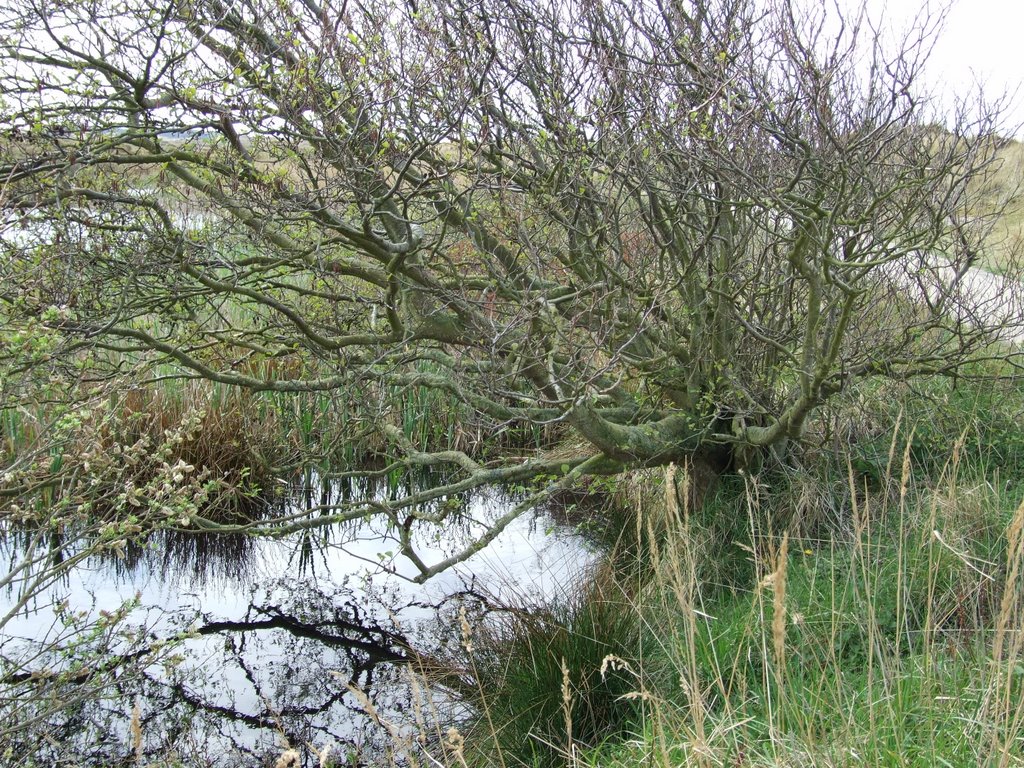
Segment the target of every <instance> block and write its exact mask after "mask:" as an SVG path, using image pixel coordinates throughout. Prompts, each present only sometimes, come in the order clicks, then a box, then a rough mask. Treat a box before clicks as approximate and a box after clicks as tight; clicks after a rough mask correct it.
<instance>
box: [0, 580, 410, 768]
mask: <svg viewBox="0 0 1024 768" xmlns="http://www.w3.org/2000/svg"><path fill="white" fill-rule="evenodd" d="M263 590H264V592H265V594H263V595H261V596H260V599H258V600H257V599H254V600H253V601H252V602H251V603H250V605H249V607H248V609H247V610H246V612H245V613H244V615H243V616H242V617H241V618H239V619H233V618H219V617H215V618H209V617H207V618H204V619H203V620H201V621H199V622H197V621H196V620H195V618H194V617H190V616H187V615H184V614H179V615H178V616H177V617H176V619H174V621H173V622H172V627H173V625H179V626H181V627H188V629H187V630H183V632H184V634H185V635H187V638H188V639H186V640H185V641H184V643H185V644H184V645H179V646H178V647H177V648H174V647H173V646H167V645H165V641H164V640H162V639H157V637H156V635H154V634H152V633H145V634H143V635H142V636H139V637H136V636H135V635H132V634H131V632H128V633H127V636H129V637H135V638H136V641H137V645H136V646H135V647H129V646H127V645H125V646H123V647H121V648H117V647H104V649H103V659H105V660H106V662H107V663H108V664H109V663H110V661H111V660H112V659H119V660H120V664H119V670H117V671H115V670H112V669H111V668H110V667H109V666H106V667H104V668H103V669H101V670H97V668H96V667H95V665H93V666H92V667H90V672H89V674H85V673H78V672H75V673H73V674H69V675H66V676H65V677H64V678H61V679H60V680H57V679H56V678H53V679H51V678H50V677H46V676H40V675H39V674H36V675H35V676H33V675H32V674H31V672H30V671H28V670H24V671H19V672H18V674H19V677H18V679H17V680H15V679H13V678H12V679H9V680H8V681H6V685H7V687H6V688H2V689H0V692H2V693H3V694H4V695H5V696H4V697H0V702H2V701H3V700H4V698H5V697H6V700H7V701H8V702H17V701H19V700H22V699H25V698H26V696H27V694H30V693H32V692H33V690H34V688H40V687H41V686H43V685H44V684H45V685H46V686H47V690H48V691H51V690H52V696H51V698H53V697H59V698H61V699H62V700H63V701H64V703H65V704H66V703H68V702H71V703H72V704H73V706H65V707H61V708H59V709H57V710H55V711H54V712H53V713H48V718H49V719H48V720H46V722H45V723H44V725H45V728H40V729H39V730H37V731H36V733H39V734H43V733H45V734H48V735H49V739H48V740H46V739H37V740H35V741H34V742H33V743H29V742H26V743H24V744H22V745H20V747H19V749H20V752H19V756H20V757H22V758H24V759H25V760H28V762H29V763H31V762H32V760H35V761H36V762H39V761H44V762H45V763H47V764H58V763H59V764H65V763H67V762H68V761H71V762H74V761H78V762H82V763H84V764H90V765H116V764H121V763H126V762H130V759H129V758H130V756H132V755H133V745H132V737H131V732H130V727H129V721H130V717H131V712H132V707H133V706H134V705H135V702H140V705H141V706H142V708H143V711H142V713H141V715H142V717H141V723H142V726H143V736H144V745H143V747H144V751H145V754H146V756H147V757H148V758H151V759H154V760H158V759H159V758H161V757H166V756H167V755H168V754H171V753H172V752H174V753H176V754H179V755H182V754H183V753H182V750H187V749H195V750H196V754H197V755H199V754H200V750H201V754H203V755H205V757H204V759H203V762H204V764H206V763H209V764H216V765H229V764H231V763H233V762H236V761H237V760H238V759H242V760H243V761H244V760H246V759H247V758H246V756H248V762H245V764H253V762H254V761H256V762H258V761H261V760H264V759H265V758H266V757H267V755H269V754H271V753H273V752H274V751H275V750H279V748H280V743H281V737H282V736H284V737H285V738H287V739H288V740H289V742H290V743H292V744H303V743H314V742H315V743H318V744H321V745H322V744H325V743H327V742H328V741H333V742H336V743H339V744H349V745H350V746H352V747H353V748H354V749H362V748H363V747H364V744H365V743H366V742H368V741H373V738H374V737H371V736H369V735H364V733H366V732H368V731H369V730H370V729H371V727H372V726H371V723H370V721H369V720H368V719H367V717H366V713H365V712H364V711H363V709H362V707H361V706H360V705H359V704H358V702H355V701H354V700H353V699H352V697H351V695H350V694H349V690H348V685H349V684H351V685H354V686H357V687H358V688H360V689H361V690H363V691H365V692H366V693H367V695H368V696H370V697H371V699H372V700H374V701H381V700H382V699H386V698H388V697H390V696H393V695H394V690H393V689H396V687H397V686H398V685H399V682H398V680H397V679H396V678H397V677H398V675H397V667H396V666H395V665H396V664H402V663H404V662H405V661H407V660H408V659H409V658H410V656H411V655H412V652H411V651H410V649H409V643H408V641H407V639H406V637H405V635H404V634H403V632H402V631H401V630H400V629H399V628H398V627H397V625H396V624H395V619H394V618H393V617H394V615H395V613H396V612H400V611H401V610H402V607H401V606H396V605H388V604H387V603H386V600H387V598H388V597H390V596H391V595H389V594H388V593H383V594H381V593H375V594H374V598H376V600H375V601H373V602H369V600H370V598H369V597H366V596H364V595H363V593H362V591H360V592H359V595H360V597H356V594H357V593H356V592H355V591H353V590H350V589H347V588H345V587H339V588H336V589H335V590H334V591H333V592H324V591H320V590H316V589H311V588H310V587H309V585H308V584H303V583H294V582H289V581H287V580H281V581H280V582H272V583H270V584H268V585H265V586H264V588H263ZM172 627H168V625H167V624H164V625H163V630H162V633H163V635H164V636H165V637H172V636H175V635H174V633H173V632H171V633H168V629H170V628H172ZM52 647H53V646H52V645H51V648H52ZM8 650H16V649H13V648H4V653H6V652H7V651H8ZM168 650H171V651H174V652H175V653H180V657H181V659H184V660H183V661H181V660H179V661H178V662H176V663H174V662H172V663H170V664H166V663H164V662H166V661H167V660H168V656H169V654H168V653H167V651H168ZM381 665H383V666H381ZM122 669H123V670H124V672H123V673H122V672H121V671H120V670H122ZM101 672H102V676H101V675H100V673H101ZM101 682H102V684H103V685H104V686H105V689H103V688H101V687H100V683H101ZM58 683H59V686H58ZM33 687H34V688H33ZM58 688H59V690H57V689H58ZM30 689H32V690H30ZM76 691H82V692H83V695H77V694H76ZM36 693H38V692H36ZM47 695H50V694H47ZM37 698H38V695H37ZM384 706H385V707H386V706H387V705H386V704H385V705H384ZM399 706H401V702H399ZM0 730H2V728H0ZM22 730H23V731H24V729H22ZM188 744H191V745H192V746H191V747H188V746H187V745H188ZM211 756H213V757H211ZM183 757H185V759H186V763H187V762H188V759H187V757H188V756H187V755H183ZM30 758H31V759H30Z"/></svg>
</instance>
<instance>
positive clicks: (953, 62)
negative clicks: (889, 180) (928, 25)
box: [868, 0, 1024, 138]
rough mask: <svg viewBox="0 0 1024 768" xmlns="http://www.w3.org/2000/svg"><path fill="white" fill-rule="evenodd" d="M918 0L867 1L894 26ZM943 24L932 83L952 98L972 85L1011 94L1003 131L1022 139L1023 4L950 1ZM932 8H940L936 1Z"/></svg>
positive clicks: (917, 9) (909, 16)
mask: <svg viewBox="0 0 1024 768" xmlns="http://www.w3.org/2000/svg"><path fill="white" fill-rule="evenodd" d="M924 5H925V3H924V2H922V0H868V7H869V12H870V13H871V15H872V17H873V18H875V19H882V20H884V24H885V25H886V26H891V27H893V28H894V29H899V28H901V27H902V26H904V25H906V24H907V23H908V22H909V21H912V20H913V19H914V18H915V17H916V16H918V15H919V14H920V13H921V12H922V11H921V9H922V8H923V7H924ZM949 5H950V10H949V14H948V16H947V19H946V25H945V28H944V29H943V30H942V33H941V35H940V37H939V39H938V41H937V43H936V46H935V51H934V54H933V56H932V60H931V62H930V64H929V70H930V75H929V80H930V82H931V83H932V87H934V88H935V89H936V91H937V92H939V93H944V94H945V96H946V98H949V99H950V101H952V96H953V95H954V94H956V93H959V94H967V93H970V92H971V90H972V88H973V89H975V90H976V87H977V84H978V83H982V84H984V86H985V92H986V94H990V95H992V96H998V95H1001V94H1002V93H1004V92H1007V93H1009V94H1011V95H1012V94H1013V93H1014V92H1016V97H1015V98H1014V100H1013V102H1014V107H1015V109H1014V110H1013V111H1012V113H1010V114H1009V115H1008V120H1007V123H1008V125H1007V129H1008V130H1009V129H1016V131H1015V132H1016V135H1017V136H1018V137H1019V138H1024V130H1022V129H1021V128H1019V127H1017V126H1019V125H1021V124H1024V87H1022V83H1024V2H1021V0H952V2H951V3H950V4H949ZM932 7H933V8H937V7H940V5H939V4H938V3H933V4H932Z"/></svg>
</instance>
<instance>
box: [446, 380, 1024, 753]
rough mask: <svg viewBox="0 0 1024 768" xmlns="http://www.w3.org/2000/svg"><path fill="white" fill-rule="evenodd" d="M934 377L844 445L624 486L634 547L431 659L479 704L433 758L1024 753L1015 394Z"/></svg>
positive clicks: (493, 619) (627, 535) (883, 408)
mask: <svg viewBox="0 0 1024 768" xmlns="http://www.w3.org/2000/svg"><path fill="white" fill-rule="evenodd" d="M933 387H934V388H933V389H931V390H930V391H928V392H923V393H922V392H917V393H910V394H908V396H907V398H906V399H903V400H902V403H900V401H899V400H897V399H894V398H891V397H890V398H886V399H879V400H876V401H875V404H874V405H873V406H872V408H873V409H874V410H873V412H872V413H871V414H870V418H867V419H864V420H863V421H861V422H860V424H861V427H862V431H861V432H859V433H858V434H857V435H856V437H857V441H855V443H854V450H853V451H852V453H848V456H847V459H846V461H845V462H842V461H841V460H840V457H839V456H838V455H837V454H836V453H835V452H832V451H821V452H820V453H815V452H813V451H812V452H810V454H809V455H808V457H807V458H808V459H809V460H811V463H807V464H805V465H804V466H803V467H802V468H801V469H799V470H795V469H793V468H788V469H787V468H777V469H775V470H773V471H766V472H763V473H761V474H760V475H759V476H758V477H750V476H734V477H731V478H724V479H723V481H722V482H721V483H720V484H719V485H718V487H717V489H716V490H715V491H714V493H712V494H710V496H709V498H708V500H707V501H706V503H705V504H704V505H703V506H702V507H701V508H700V509H689V508H687V504H686V499H688V498H690V497H691V496H690V494H688V493H687V492H685V484H686V482H687V481H688V479H689V478H688V474H687V472H686V471H685V470H684V468H671V469H670V470H669V472H668V473H667V476H666V477H664V478H661V477H658V476H657V475H655V474H653V473H652V472H650V471H648V472H647V473H642V474H640V475H638V476H637V477H635V478H633V479H632V480H631V481H630V480H622V481H620V488H619V489H618V490H619V498H620V501H622V500H628V502H629V503H628V508H629V509H630V510H632V511H633V512H634V513H635V515H634V516H633V517H632V518H630V519H629V520H628V522H627V521H622V522H621V523H620V525H621V526H622V528H621V529H622V531H623V536H622V537H621V538H620V542H619V547H618V548H616V550H615V552H617V553H618V554H617V556H616V557H614V558H613V560H612V561H611V562H609V563H608V564H606V565H605V567H602V568H600V569H599V570H598V572H597V573H596V575H594V576H593V578H591V579H590V580H588V581H586V582H584V583H583V585H582V586H580V587H579V588H578V589H577V590H576V591H574V592H571V593H569V594H567V596H566V597H565V599H563V600H562V601H561V602H559V603H558V604H556V605H554V606H548V607H545V608H542V609H534V610H527V609H526V608H524V607H519V608H515V607H510V606H507V605H504V606H499V608H501V610H498V611H494V610H493V609H494V608H495V606H491V608H492V612H491V614H490V615H489V616H483V615H481V616H480V617H478V618H477V620H475V621H473V620H472V619H471V620H470V624H472V626H471V627H468V628H467V626H468V625H465V624H464V629H463V633H464V638H463V639H464V640H466V639H469V642H468V643H466V642H464V643H463V650H462V652H461V654H455V656H454V657H453V658H452V659H449V660H448V661H447V664H448V666H447V667H446V668H445V670H446V671H445V674H441V675H439V673H438V672H437V671H436V670H434V671H433V672H431V673H430V675H431V676H433V677H434V678H435V679H441V680H442V681H446V682H447V684H448V685H449V687H450V688H452V689H454V690H455V691H457V692H458V693H459V694H460V696H461V697H462V699H461V700H462V701H463V702H464V703H467V704H468V705H470V706H471V708H472V711H473V712H475V715H474V716H473V717H471V718H470V720H469V721H467V722H465V723H463V724H462V725H460V726H459V738H460V739H461V741H460V742H459V750H458V752H457V755H456V754H455V753H454V752H452V750H451V749H449V748H446V747H445V746H444V745H445V744H446V743H447V742H446V741H445V737H444V736H438V737H437V738H435V739H433V741H430V740H428V743H432V744H434V745H435V746H436V747H437V751H436V752H435V753H434V757H435V759H437V760H438V761H439V762H440V764H442V765H461V766H490V765H502V766H538V767H539V766H546V767H547V766H573V767H575V766H591V767H593V768H627V766H629V767H632V766H637V765H651V766H666V767H667V766H769V765H771V766H776V765H792V766H799V765H807V766H856V765H879V766H934V765H951V766H962V765H993V766H1010V765H1024V749H1022V742H1024V727H1022V726H1024V696H1022V694H1024V690H1022V685H1024V647H1022V646H1024V580H1022V577H1024V575H1022V573H1021V571H1022V569H1024V544H1022V539H1024V533H1022V531H1024V504H1020V494H1019V492H1018V485H1019V484H1018V483H1017V482H1016V479H1017V478H1018V477H1019V476H1020V475H1019V470H1020V469H1021V468H1024V465H1022V464H1021V463H1020V462H1021V458H1022V450H1021V444H1022V441H1021V440H1020V439H1019V436H1020V432H1019V430H1020V427H1019V426H1018V424H1017V421H1016V419H1015V418H1014V416H1015V415H1016V414H1015V411H1014V409H1015V408H1016V404H1019V403H1020V402H1021V399H1020V397H1019V396H1018V395H1017V393H1016V390H1015V389H1013V388H1011V389H1009V390H1006V391H1001V392H1000V391H990V390H988V389H987V387H986V385H983V384H982V385H977V386H975V385H972V384H970V383H961V384H960V385H959V386H958V388H948V387H946V386H945V385H939V384H933ZM901 405H902V407H900V406H901ZM890 409H893V410H890ZM860 415H861V416H862V417H863V416H865V414H864V413H860ZM889 417H892V420H890V421H888V422H886V421H885V419H886V418H889ZM826 421H827V419H823V424H822V431H821V433H820V437H821V439H822V440H823V441H825V443H828V441H829V439H830V435H829V430H828V429H827V428H826V426H827V425H825V423H824V422H826ZM886 423H888V429H887V430H884V431H883V430H876V428H875V426H874V425H875V424H878V425H884V424H886ZM943 441H945V446H946V447H945V451H943V449H942V445H943ZM865 456H867V457H870V458H871V462H870V463H871V466H872V468H873V469H872V471H871V472H867V471H864V469H863V468H858V466H856V464H857V463H858V462H859V460H861V459H863V458H864V457H865ZM994 480H997V481H994ZM467 646H471V648H470V649H469V650H468V651H467ZM446 676H447V677H446ZM453 678H454V679H455V680H456V681H457V682H456V683H455V684H452V679H453Z"/></svg>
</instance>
